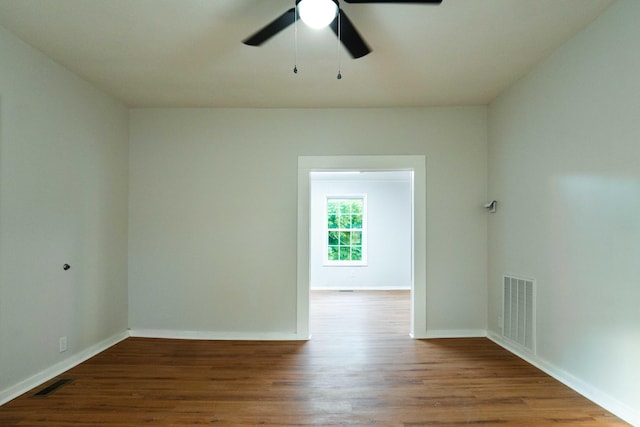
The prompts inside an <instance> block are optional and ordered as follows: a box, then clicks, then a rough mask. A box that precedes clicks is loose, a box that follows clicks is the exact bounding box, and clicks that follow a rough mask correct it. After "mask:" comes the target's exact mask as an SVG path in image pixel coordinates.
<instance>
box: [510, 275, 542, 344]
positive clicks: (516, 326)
mask: <svg viewBox="0 0 640 427" xmlns="http://www.w3.org/2000/svg"><path fill="white" fill-rule="evenodd" d="M535 297H536V294H535V281H534V280H531V279H522V278H519V277H513V276H504V282H503V288H502V300H503V306H502V310H503V311H502V321H503V323H502V335H503V336H504V337H505V338H506V339H508V340H509V341H512V342H513V343H515V344H518V345H519V346H520V347H522V348H523V349H524V350H526V351H528V352H530V353H534V354H535V350H536V336H535V333H536V328H535V325H536V301H535Z"/></svg>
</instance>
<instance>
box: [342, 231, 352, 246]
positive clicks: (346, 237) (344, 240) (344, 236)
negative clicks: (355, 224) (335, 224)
mask: <svg viewBox="0 0 640 427" xmlns="http://www.w3.org/2000/svg"><path fill="white" fill-rule="evenodd" d="M350 234H351V233H349V232H348V231H344V232H342V233H340V244H341V245H347V246H348V245H350V244H351V236H350Z"/></svg>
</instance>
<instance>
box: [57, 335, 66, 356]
mask: <svg viewBox="0 0 640 427" xmlns="http://www.w3.org/2000/svg"><path fill="white" fill-rule="evenodd" d="M58 344H59V346H60V353H63V352H65V351H67V337H60V339H59V340H58Z"/></svg>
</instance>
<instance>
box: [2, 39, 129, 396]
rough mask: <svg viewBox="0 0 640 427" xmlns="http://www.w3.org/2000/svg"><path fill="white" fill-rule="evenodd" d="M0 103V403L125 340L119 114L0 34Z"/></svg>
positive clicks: (120, 109)
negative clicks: (62, 347) (62, 346)
mask: <svg viewBox="0 0 640 427" xmlns="http://www.w3.org/2000/svg"><path fill="white" fill-rule="evenodd" d="M0 102H1V103H0V236H1V238H0V368H1V370H0V402H1V401H3V400H5V399H6V398H9V397H11V395H12V393H13V392H14V391H18V392H19V391H24V390H22V389H21V386H20V384H21V383H22V382H23V381H26V383H24V384H25V385H27V386H29V385H31V386H32V385H34V382H37V381H38V380H39V379H40V380H42V379H46V376H47V375H50V374H52V373H53V372H54V371H55V368H52V367H55V366H56V365H57V364H62V365H64V363H65V361H66V360H69V359H70V358H71V359H73V358H76V360H77V358H79V357H81V355H82V354H84V352H85V351H87V350H88V349H90V348H93V347H94V346H96V345H99V343H101V342H103V341H104V340H109V339H111V338H113V337H114V336H115V335H118V334H119V335H123V334H124V333H125V332H126V328H127V258H126V251H127V186H128V182H127V173H128V164H127V158H128V150H127V140H128V115H127V109H126V108H125V107H124V106H122V105H121V104H119V103H117V102H115V101H114V100H113V99H112V98H110V97H107V96H105V95H104V94H102V93H100V92H99V91H97V90H96V89H95V88H93V87H92V86H90V85H89V84H87V83H86V82H84V81H82V80H81V79H79V78H78V77H76V76H75V75H73V74H71V73H69V72H68V71H66V70H65V69H63V68H62V67H60V66H58V65H57V64H56V63H54V62H53V61H51V60H50V59H48V58H47V57H45V56H43V55H42V54H40V53H38V52H36V51H35V50H33V49H32V48H30V47H29V46H27V45H26V44H24V43H23V42H21V41H19V40H17V39H16V38H15V37H13V36H12V35H10V34H9V33H8V32H6V31H4V30H3V29H2V28H0ZM65 263H68V264H70V265H71V269H70V270H68V271H66V272H65V271H63V269H62V266H63V264H65ZM62 336H66V337H67V340H68V350H67V351H66V352H64V353H60V352H59V348H58V340H59V338H60V337H62ZM62 365H60V366H62ZM51 369H53V370H51ZM43 372H44V373H43ZM16 387H17V388H16Z"/></svg>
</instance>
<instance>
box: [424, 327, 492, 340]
mask: <svg viewBox="0 0 640 427" xmlns="http://www.w3.org/2000/svg"><path fill="white" fill-rule="evenodd" d="M486 336H487V331H485V330H484V329H441V330H428V331H426V332H425V333H423V334H421V335H420V336H418V335H416V336H414V338H416V339H435V338H484V337H486Z"/></svg>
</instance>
